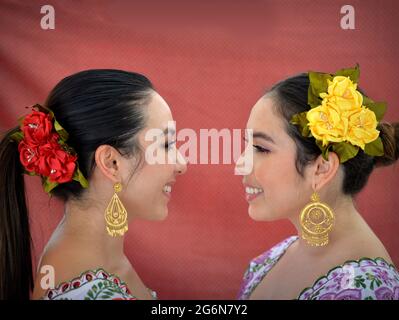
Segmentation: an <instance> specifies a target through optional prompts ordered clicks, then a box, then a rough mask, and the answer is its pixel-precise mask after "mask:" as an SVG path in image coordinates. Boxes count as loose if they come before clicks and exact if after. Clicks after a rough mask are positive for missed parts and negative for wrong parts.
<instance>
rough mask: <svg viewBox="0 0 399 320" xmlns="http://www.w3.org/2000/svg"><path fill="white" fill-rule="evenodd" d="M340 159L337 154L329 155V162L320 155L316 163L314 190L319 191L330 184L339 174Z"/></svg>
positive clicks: (330, 153) (331, 153)
mask: <svg viewBox="0 0 399 320" xmlns="http://www.w3.org/2000/svg"><path fill="white" fill-rule="evenodd" d="M338 168H339V157H338V155H337V154H336V153H335V152H329V153H328V161H327V160H325V159H324V158H323V156H322V155H320V156H319V157H318V158H317V159H316V160H315V163H314V173H313V182H312V187H313V190H315V191H318V190H320V189H322V188H323V187H324V186H325V185H326V184H328V183H329V182H330V181H331V180H332V179H333V178H334V177H335V176H336V174H337V171H338Z"/></svg>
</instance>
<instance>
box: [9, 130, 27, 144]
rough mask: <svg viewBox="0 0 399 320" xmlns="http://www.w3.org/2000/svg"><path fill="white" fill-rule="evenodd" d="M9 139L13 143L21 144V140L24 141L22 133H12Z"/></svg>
mask: <svg viewBox="0 0 399 320" xmlns="http://www.w3.org/2000/svg"><path fill="white" fill-rule="evenodd" d="M10 139H11V140H13V141H15V142H18V143H19V142H21V140H23V139H24V134H23V133H22V131H17V132H14V133H13V134H12V135H11V136H10Z"/></svg>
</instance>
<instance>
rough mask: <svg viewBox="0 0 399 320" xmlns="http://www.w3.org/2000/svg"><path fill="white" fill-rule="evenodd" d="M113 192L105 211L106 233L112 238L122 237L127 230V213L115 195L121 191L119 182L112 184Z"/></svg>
mask: <svg viewBox="0 0 399 320" xmlns="http://www.w3.org/2000/svg"><path fill="white" fill-rule="evenodd" d="M114 191H115V193H114V195H113V196H112V199H111V201H110V203H109V204H108V206H107V209H106V210H105V222H106V227H107V232H108V234H109V235H110V236H112V237H116V236H117V235H119V236H123V235H124V234H125V232H126V231H127V230H128V227H127V211H126V209H125V207H124V206H123V204H122V202H121V200H120V199H119V197H118V195H117V193H118V192H121V191H122V184H121V183H120V182H117V183H115V184H114Z"/></svg>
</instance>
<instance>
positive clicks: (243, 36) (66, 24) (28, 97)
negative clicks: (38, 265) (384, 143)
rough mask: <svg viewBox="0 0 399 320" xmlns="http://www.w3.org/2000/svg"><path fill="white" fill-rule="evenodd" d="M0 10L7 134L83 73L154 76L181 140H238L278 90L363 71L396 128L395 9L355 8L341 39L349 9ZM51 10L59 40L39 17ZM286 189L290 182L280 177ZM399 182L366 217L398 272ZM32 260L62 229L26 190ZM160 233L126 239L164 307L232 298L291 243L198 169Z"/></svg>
mask: <svg viewBox="0 0 399 320" xmlns="http://www.w3.org/2000/svg"><path fill="white" fill-rule="evenodd" d="M214 2H215V1H208V0H207V1H198V2H194V1H191V2H189V1H146V2H145V4H144V3H143V2H140V3H139V2H137V3H135V2H134V1H79V2H78V1H48V2H46V3H43V2H42V1H29V2H27V1H4V0H2V1H0V30H1V43H0V83H1V90H0V129H1V131H4V130H5V129H7V128H9V127H11V126H14V125H16V123H17V119H18V117H19V116H21V115H22V114H24V112H25V109H24V107H25V106H28V105H32V104H34V103H36V102H43V101H44V99H45V97H46V95H47V93H48V92H49V90H50V89H51V88H52V87H53V86H54V85H55V84H56V83H57V82H58V81H59V80H61V79H62V78H63V77H65V76H67V75H69V74H71V73H74V72H77V71H80V70H82V69H89V68H120V69H126V70H131V71H137V72H141V73H144V74H145V75H147V76H149V77H150V79H151V80H152V81H153V82H154V84H155V86H156V87H157V89H158V91H159V92H160V93H161V95H163V96H164V97H165V99H166V100H167V101H168V103H169V104H170V106H171V108H172V112H173V114H174V117H175V119H176V121H177V126H178V128H193V129H194V130H196V131H197V132H199V129H200V128H216V129H222V128H230V129H233V128H243V127H245V124H246V121H247V117H248V114H249V111H250V108H251V106H252V105H253V104H254V103H255V102H256V100H257V99H258V98H259V97H260V95H261V94H262V92H263V90H264V89H265V88H267V87H268V86H270V85H271V84H272V83H274V82H275V81H277V80H280V79H282V78H284V77H286V76H289V75H291V74H295V73H298V72H300V71H308V70H318V71H330V72H333V71H335V70H336V69H338V68H342V67H349V66H353V65H354V64H355V63H356V62H358V63H359V64H360V66H361V74H362V75H361V82H360V84H361V86H362V87H363V88H364V89H365V90H366V92H367V93H368V95H370V96H371V97H372V98H373V99H375V100H385V101H387V102H388V112H387V114H386V117H385V119H386V120H389V121H393V120H399V109H398V106H399V84H398V80H397V74H398V71H399V70H398V62H397V59H398V56H399V45H398V42H397V40H398V39H399V23H398V20H399V10H398V9H399V4H398V2H397V1H350V2H351V5H353V6H354V7H355V10H356V11H355V12H356V29H355V30H347V31H345V30H342V29H341V28H340V24H339V22H340V18H341V14H340V8H341V6H343V5H344V4H346V2H344V1H324V0H323V1H317V2H316V1H243V0H240V1H218V2H215V3H214ZM43 4H51V5H53V6H54V8H55V12H56V15H55V18H56V19H55V21H56V25H55V30H47V31H45V30H42V29H41V28H40V19H41V16H42V15H41V14H40V7H41V6H42V5H43ZM282 178H283V177H282ZM398 178H399V174H398V168H397V167H396V168H395V167H394V166H392V167H388V168H384V169H379V170H377V171H375V172H374V173H373V175H372V177H371V179H370V180H369V183H368V185H367V187H366V188H365V190H364V191H363V192H362V193H361V194H360V195H359V197H358V199H357V203H358V207H359V210H360V211H361V212H362V213H363V216H364V217H365V219H366V220H367V222H368V223H369V224H370V225H371V227H372V228H373V229H374V231H375V232H376V234H377V235H378V236H379V237H380V238H381V240H382V241H383V243H384V244H385V246H386V248H387V249H388V251H389V252H390V254H391V256H392V258H393V260H394V262H395V263H396V264H397V265H399V237H398V236H397V232H398V230H399V212H397V211H398V206H399V201H398V187H399V179H398ZM27 182H28V190H27V193H28V198H29V199H28V200H29V205H30V215H31V221H32V233H33V239H34V244H35V254H36V255H39V254H40V252H41V250H42V249H43V246H44V245H45V243H46V242H47V240H48V238H49V236H50V234H51V232H52V231H53V229H54V228H55V226H56V225H57V223H58V221H59V219H60V218H61V216H62V211H63V209H62V205H61V204H60V203H59V202H57V201H56V200H51V201H49V200H48V197H47V195H46V194H45V193H44V192H43V191H42V189H41V186H40V181H39V179H38V178H27ZM169 208H170V210H169V217H168V219H167V220H166V221H164V222H146V221H139V222H137V223H134V224H132V225H131V226H130V230H131V231H130V232H129V235H128V236H127V239H126V252H127V255H128V256H129V258H130V259H131V261H132V263H133V265H134V266H135V267H136V268H137V271H138V272H139V274H140V275H141V277H142V278H143V280H144V281H145V282H146V284H147V285H148V286H149V287H151V288H153V289H155V290H157V291H158V293H159V296H160V298H161V299H178V298H180V299H196V298H198V299H206V298H215V299H219V298H235V296H236V294H237V290H238V288H239V284H240V281H241V277H242V273H243V271H244V270H245V268H246V266H247V263H248V261H249V259H250V258H252V257H254V256H255V255H257V254H259V253H260V252H262V251H264V250H266V249H267V248H269V247H270V246H272V245H273V244H275V243H276V242H277V241H280V240H282V239H283V238H284V237H286V236H288V235H290V234H292V233H293V232H294V229H293V227H292V226H290V224H289V223H288V222H286V221H280V222H274V223H260V222H257V223H255V222H253V221H251V219H250V218H249V217H248V215H247V203H246V201H245V200H244V197H243V190H242V186H241V178H240V177H237V176H234V175H233V166H232V165H191V166H189V169H188V172H187V174H186V175H185V176H183V177H181V178H180V179H179V181H178V183H177V185H176V187H175V188H174V196H173V200H172V202H171V203H170V207H169Z"/></svg>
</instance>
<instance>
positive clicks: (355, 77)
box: [335, 63, 360, 83]
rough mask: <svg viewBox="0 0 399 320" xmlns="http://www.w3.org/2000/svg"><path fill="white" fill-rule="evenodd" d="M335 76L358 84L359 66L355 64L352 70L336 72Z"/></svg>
mask: <svg viewBox="0 0 399 320" xmlns="http://www.w3.org/2000/svg"><path fill="white" fill-rule="evenodd" d="M335 75H336V76H344V77H349V78H350V79H351V80H352V81H353V82H354V83H358V81H359V76H360V69H359V64H358V63H357V64H356V66H355V67H354V68H348V69H341V70H338V71H337V72H336V73H335Z"/></svg>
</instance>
